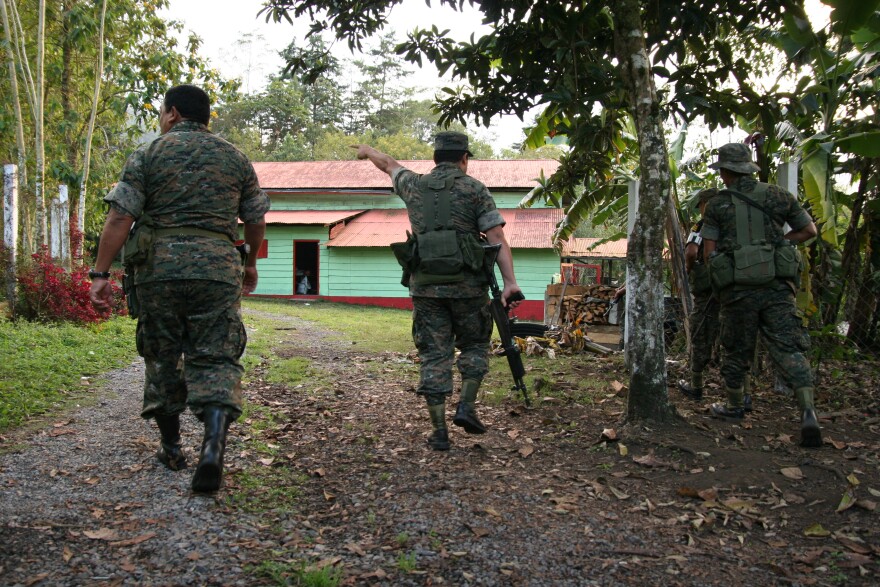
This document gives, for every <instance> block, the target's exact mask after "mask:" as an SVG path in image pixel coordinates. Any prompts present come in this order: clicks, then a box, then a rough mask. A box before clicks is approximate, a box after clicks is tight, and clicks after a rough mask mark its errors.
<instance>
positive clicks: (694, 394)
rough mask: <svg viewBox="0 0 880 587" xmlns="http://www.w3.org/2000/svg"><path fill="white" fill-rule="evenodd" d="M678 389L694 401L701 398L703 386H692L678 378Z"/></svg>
mask: <svg viewBox="0 0 880 587" xmlns="http://www.w3.org/2000/svg"><path fill="white" fill-rule="evenodd" d="M678 391H680V392H682V393H683V394H684V395H686V396H687V397H689V398H690V399H692V400H695V401H699V400H701V399H703V388H702V387H694V386H692V385H691V384H690V383H688V382H687V381H685V380H684V379H679V380H678Z"/></svg>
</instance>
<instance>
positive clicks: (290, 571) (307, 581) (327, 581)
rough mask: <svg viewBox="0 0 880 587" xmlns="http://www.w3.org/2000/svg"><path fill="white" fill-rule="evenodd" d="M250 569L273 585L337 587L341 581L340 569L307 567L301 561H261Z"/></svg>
mask: <svg viewBox="0 0 880 587" xmlns="http://www.w3.org/2000/svg"><path fill="white" fill-rule="evenodd" d="M251 571H252V572H253V574H255V575H256V576H258V577H262V578H264V579H268V580H269V581H271V582H272V584H273V585H297V586H300V587H337V585H339V583H340V582H341V581H342V571H341V570H340V569H337V568H334V567H322V568H314V567H308V566H306V563H305V562H302V561H299V562H297V561H283V562H279V561H263V562H261V563H260V564H259V565H257V566H256V567H254V568H252V569H251Z"/></svg>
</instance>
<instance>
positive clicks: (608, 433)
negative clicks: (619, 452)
mask: <svg viewBox="0 0 880 587" xmlns="http://www.w3.org/2000/svg"><path fill="white" fill-rule="evenodd" d="M602 438H603V439H604V440H617V431H615V430H614V428H606V429H604V430H603V431H602Z"/></svg>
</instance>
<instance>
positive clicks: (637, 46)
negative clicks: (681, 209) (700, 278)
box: [614, 0, 674, 421]
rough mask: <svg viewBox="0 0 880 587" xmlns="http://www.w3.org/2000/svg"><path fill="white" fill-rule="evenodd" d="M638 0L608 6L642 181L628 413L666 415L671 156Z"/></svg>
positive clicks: (631, 272)
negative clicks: (665, 311) (666, 260)
mask: <svg viewBox="0 0 880 587" xmlns="http://www.w3.org/2000/svg"><path fill="white" fill-rule="evenodd" d="M639 10H640V8H639V2H638V0H620V2H619V3H618V4H617V8H616V10H615V12H614V25H615V26H614V50H615V53H616V54H617V60H618V62H619V63H620V72H621V76H622V79H623V81H624V84H625V88H626V92H627V94H628V95H627V100H628V102H629V105H630V110H631V112H632V114H633V118H634V119H635V123H636V130H637V132H638V137H639V158H640V188H639V205H638V209H637V212H636V218H635V225H634V227H633V230H632V234H630V235H629V243H628V246H627V269H628V274H627V298H629V299H628V300H627V335H626V346H627V349H628V354H629V356H630V357H631V360H630V365H629V367H630V386H629V405H628V407H627V416H628V418H629V419H630V420H654V421H668V420H670V419H671V418H672V416H673V414H674V410H673V409H672V407H671V406H670V404H669V394H668V392H667V388H666V353H665V348H664V343H663V237H664V234H663V233H664V230H663V227H664V226H665V224H666V217H667V211H668V207H669V190H670V182H669V156H668V154H667V151H666V143H665V140H664V137H663V127H662V119H661V116H660V106H659V103H658V101H657V92H656V88H655V87H654V80H653V78H652V74H651V67H650V60H649V58H648V53H647V50H646V47H645V32H644V29H643V28H642V21H641V15H640V11H639Z"/></svg>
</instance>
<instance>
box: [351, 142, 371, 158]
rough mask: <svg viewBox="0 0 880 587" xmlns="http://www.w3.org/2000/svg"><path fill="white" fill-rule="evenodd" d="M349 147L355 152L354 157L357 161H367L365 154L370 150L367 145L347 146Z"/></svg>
mask: <svg viewBox="0 0 880 587" xmlns="http://www.w3.org/2000/svg"><path fill="white" fill-rule="evenodd" d="M349 147H351V148H352V149H354V150H355V151H357V154H356V155H355V157H357V158H358V159H367V158H368V157H369V155H368V154H367V153H368V152H369V150H370V148H371V147H370V146H369V145H349Z"/></svg>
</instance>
